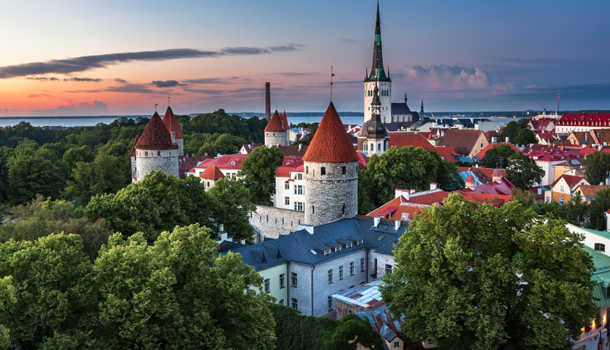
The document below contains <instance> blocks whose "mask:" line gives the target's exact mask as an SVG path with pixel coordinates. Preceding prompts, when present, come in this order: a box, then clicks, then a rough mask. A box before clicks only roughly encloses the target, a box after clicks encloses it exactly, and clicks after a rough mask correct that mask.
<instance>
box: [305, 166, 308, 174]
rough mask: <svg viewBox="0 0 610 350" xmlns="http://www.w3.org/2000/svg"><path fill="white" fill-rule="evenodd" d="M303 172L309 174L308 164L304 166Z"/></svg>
mask: <svg viewBox="0 0 610 350" xmlns="http://www.w3.org/2000/svg"><path fill="white" fill-rule="evenodd" d="M305 174H309V167H308V166H306V167H305Z"/></svg>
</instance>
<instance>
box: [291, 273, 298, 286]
mask: <svg viewBox="0 0 610 350" xmlns="http://www.w3.org/2000/svg"><path fill="white" fill-rule="evenodd" d="M291 276H292V287H293V288H296V287H297V274H296V272H293V273H292V274H291Z"/></svg>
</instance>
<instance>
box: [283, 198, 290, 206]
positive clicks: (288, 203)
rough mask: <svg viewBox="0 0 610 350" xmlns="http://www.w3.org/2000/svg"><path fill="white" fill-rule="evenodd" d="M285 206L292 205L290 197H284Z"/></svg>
mask: <svg viewBox="0 0 610 350" xmlns="http://www.w3.org/2000/svg"><path fill="white" fill-rule="evenodd" d="M284 204H286V205H290V197H284Z"/></svg>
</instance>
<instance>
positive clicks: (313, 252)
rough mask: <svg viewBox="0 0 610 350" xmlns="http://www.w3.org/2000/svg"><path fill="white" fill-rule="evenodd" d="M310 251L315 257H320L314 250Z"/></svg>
mask: <svg viewBox="0 0 610 350" xmlns="http://www.w3.org/2000/svg"><path fill="white" fill-rule="evenodd" d="M309 251H310V252H311V254H313V255H318V253H316V251H315V250H313V249H310V250H309Z"/></svg>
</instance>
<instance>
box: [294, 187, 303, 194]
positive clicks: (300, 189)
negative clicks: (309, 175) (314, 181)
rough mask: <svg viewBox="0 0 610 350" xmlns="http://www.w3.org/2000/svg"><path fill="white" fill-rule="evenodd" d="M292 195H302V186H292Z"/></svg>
mask: <svg viewBox="0 0 610 350" xmlns="http://www.w3.org/2000/svg"><path fill="white" fill-rule="evenodd" d="M294 194H303V185H296V186H294Z"/></svg>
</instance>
